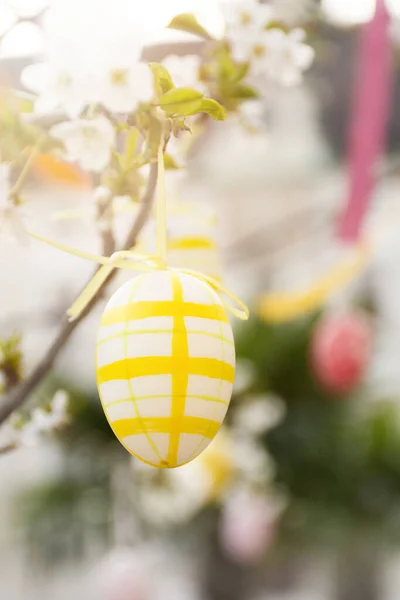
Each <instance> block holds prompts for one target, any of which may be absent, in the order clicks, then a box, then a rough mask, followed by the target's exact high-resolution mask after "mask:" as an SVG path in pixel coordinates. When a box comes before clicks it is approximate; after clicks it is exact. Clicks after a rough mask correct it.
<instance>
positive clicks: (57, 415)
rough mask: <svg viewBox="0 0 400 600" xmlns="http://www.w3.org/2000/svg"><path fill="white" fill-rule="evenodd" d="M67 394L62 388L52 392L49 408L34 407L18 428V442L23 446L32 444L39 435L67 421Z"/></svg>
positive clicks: (35, 442)
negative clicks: (26, 419)
mask: <svg viewBox="0 0 400 600" xmlns="http://www.w3.org/2000/svg"><path fill="white" fill-rule="evenodd" d="M67 405H68V395H67V393H66V392H64V391H63V390H59V391H58V392H56V393H55V394H54V397H53V400H52V402H51V405H50V410H49V411H45V410H43V409H42V408H35V409H34V410H33V411H32V413H31V418H30V420H29V421H28V422H27V423H26V424H25V425H24V426H23V427H22V429H21V430H20V443H21V444H22V445H23V446H28V447H30V446H34V445H36V444H37V443H38V440H39V438H40V436H41V435H42V434H44V433H48V432H50V431H53V430H54V429H57V428H58V427H61V426H62V425H64V424H65V423H66V422H67V421H68V416H67Z"/></svg>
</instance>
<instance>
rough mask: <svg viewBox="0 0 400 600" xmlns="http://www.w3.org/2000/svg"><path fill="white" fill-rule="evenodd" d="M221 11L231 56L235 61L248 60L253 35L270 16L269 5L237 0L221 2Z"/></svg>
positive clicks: (252, 46) (264, 25)
mask: <svg viewBox="0 0 400 600" xmlns="http://www.w3.org/2000/svg"><path fill="white" fill-rule="evenodd" d="M222 13H223V16H224V19H225V22H226V38H227V39H228V41H229V42H230V45H231V50H232V56H233V58H234V59H235V60H237V61H247V60H249V58H250V57H251V55H252V52H253V48H254V39H255V37H258V35H259V33H260V32H262V31H263V30H264V29H265V27H266V26H267V25H268V23H269V22H270V20H271V18H272V11H271V7H269V6H268V5H266V4H261V3H260V2H257V0H237V1H234V2H232V1H231V2H225V3H223V4H222Z"/></svg>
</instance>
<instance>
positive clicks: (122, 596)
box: [95, 548, 151, 600]
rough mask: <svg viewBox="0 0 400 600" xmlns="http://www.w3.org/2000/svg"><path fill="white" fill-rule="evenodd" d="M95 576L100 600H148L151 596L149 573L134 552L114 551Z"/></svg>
mask: <svg viewBox="0 0 400 600" xmlns="http://www.w3.org/2000/svg"><path fill="white" fill-rule="evenodd" d="M95 575H96V587H97V589H98V594H99V597H100V598H101V600H149V598H150V596H151V594H150V589H149V580H150V577H151V576H150V573H149V572H147V569H146V566H145V565H144V564H143V563H142V562H141V557H140V554H139V553H137V552H135V551H134V550H130V549H125V548H123V549H118V550H114V551H113V552H112V553H111V554H110V555H109V556H108V557H107V558H106V559H105V560H104V561H102V563H101V565H100V566H99V569H98V571H97V572H96V574H95Z"/></svg>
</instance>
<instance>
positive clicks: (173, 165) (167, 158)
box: [164, 154, 181, 170]
mask: <svg viewBox="0 0 400 600" xmlns="http://www.w3.org/2000/svg"><path fill="white" fill-rule="evenodd" d="M164 167H165V168H166V169H171V170H172V169H173V170H176V169H180V168H181V167H180V166H179V165H178V163H177V162H176V161H175V159H174V158H173V157H172V156H171V155H170V154H164Z"/></svg>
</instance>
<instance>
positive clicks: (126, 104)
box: [96, 56, 153, 113]
mask: <svg viewBox="0 0 400 600" xmlns="http://www.w3.org/2000/svg"><path fill="white" fill-rule="evenodd" d="M131 63H132V60H131V57H129V56H124V57H121V59H120V60H115V61H113V62H111V64H109V65H108V66H107V68H105V69H104V71H103V72H102V73H101V75H100V76H99V82H98V90H97V94H96V100H97V102H98V103H100V104H103V105H104V106H105V107H106V108H108V110H110V111H111V112H114V113H127V112H131V111H133V110H135V109H136V108H137V105H138V103H139V102H145V101H150V100H151V97H152V90H153V79H152V74H151V71H150V69H149V67H148V65H146V64H144V63H140V62H137V63H136V64H133V65H132V64H131Z"/></svg>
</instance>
